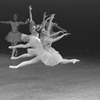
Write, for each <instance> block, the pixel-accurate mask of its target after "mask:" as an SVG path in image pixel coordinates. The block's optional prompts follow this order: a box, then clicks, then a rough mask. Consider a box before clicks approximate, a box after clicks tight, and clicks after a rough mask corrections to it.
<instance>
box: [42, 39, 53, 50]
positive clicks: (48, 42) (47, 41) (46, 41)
mask: <svg viewBox="0 0 100 100" xmlns="http://www.w3.org/2000/svg"><path fill="white" fill-rule="evenodd" d="M42 45H43V48H44V49H45V50H47V51H48V50H49V48H50V47H51V45H52V38H48V37H46V38H44V39H43V40H42Z"/></svg>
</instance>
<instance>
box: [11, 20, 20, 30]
mask: <svg viewBox="0 0 100 100" xmlns="http://www.w3.org/2000/svg"><path fill="white" fill-rule="evenodd" d="M18 26H19V23H18V22H11V27H12V32H16V31H18Z"/></svg>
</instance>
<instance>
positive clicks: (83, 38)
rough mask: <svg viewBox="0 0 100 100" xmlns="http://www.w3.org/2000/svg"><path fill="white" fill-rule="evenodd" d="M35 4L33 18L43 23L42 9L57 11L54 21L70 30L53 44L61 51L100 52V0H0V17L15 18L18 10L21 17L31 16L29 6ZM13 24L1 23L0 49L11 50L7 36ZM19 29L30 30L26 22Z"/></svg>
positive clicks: (4, 18)
mask: <svg viewBox="0 0 100 100" xmlns="http://www.w3.org/2000/svg"><path fill="white" fill-rule="evenodd" d="M29 5H31V6H32V8H33V9H32V13H33V20H34V21H35V22H36V23H37V24H40V23H41V22H42V17H43V13H44V12H45V11H46V12H47V14H51V13H55V14H56V16H55V19H54V22H56V23H58V25H59V26H61V27H63V28H65V29H66V30H67V31H68V32H70V33H71V35H70V36H68V37H64V38H63V39H61V40H60V41H58V42H56V43H54V44H53V47H54V48H55V49H56V50H58V51H59V52H60V53H61V54H63V55H67V54H68V53H76V54H78V53H80V54H82V53H87V54H88V53H97V52H100V42H99V41H100V28H99V26H100V14H99V13H100V1H99V0H0V20H2V21H9V20H13V14H15V13H16V14H18V18H19V19H18V20H19V21H25V20H26V19H27V18H29V12H28V6H29ZM10 28H11V27H10V25H6V24H2V23H0V52H2V51H3V52H7V51H9V49H8V46H9V45H10V43H7V42H6V41H5V40H4V39H5V37H6V35H7V34H8V32H9V31H11V29H10ZM19 31H20V32H23V33H26V34H28V33H29V29H28V26H27V25H24V26H20V27H19Z"/></svg>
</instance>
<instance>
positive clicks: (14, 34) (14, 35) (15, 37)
mask: <svg viewBox="0 0 100 100" xmlns="http://www.w3.org/2000/svg"><path fill="white" fill-rule="evenodd" d="M13 18H14V21H6V22H4V21H0V23H4V24H10V25H11V28H12V29H11V31H10V32H9V33H8V35H7V36H6V38H5V39H6V41H8V42H10V43H11V45H12V46H15V45H17V43H18V42H20V41H21V33H20V32H19V31H18V27H19V25H24V24H27V23H28V21H26V22H22V21H19V22H18V21H17V19H18V17H17V15H16V14H14V16H13ZM17 54H18V51H17V49H16V48H13V49H12V55H11V57H13V56H17Z"/></svg>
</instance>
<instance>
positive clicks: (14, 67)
mask: <svg viewBox="0 0 100 100" xmlns="http://www.w3.org/2000/svg"><path fill="white" fill-rule="evenodd" d="M9 68H12V69H16V68H17V67H16V66H9Z"/></svg>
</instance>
